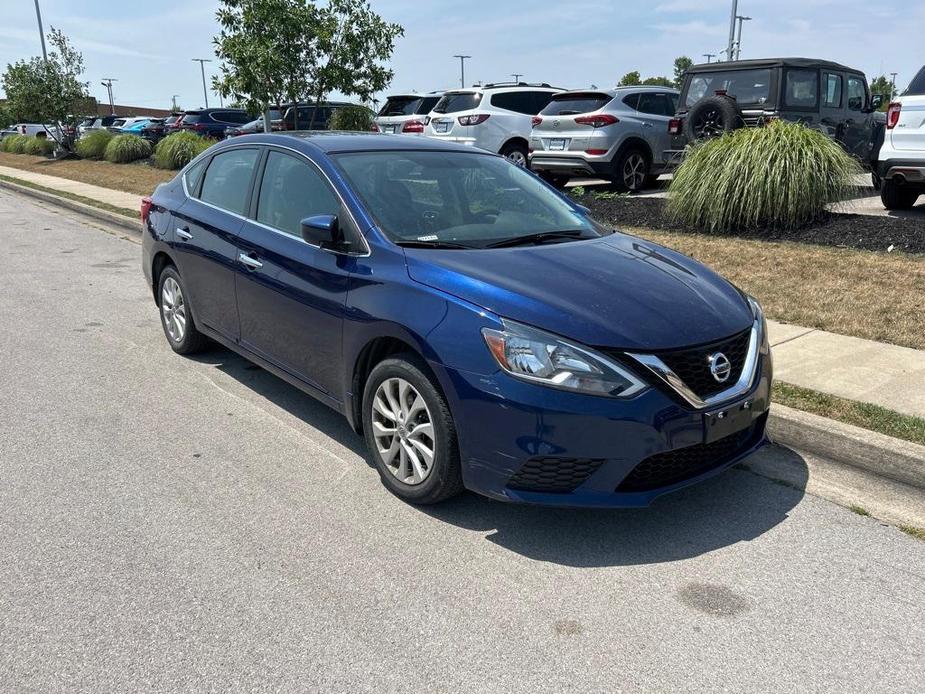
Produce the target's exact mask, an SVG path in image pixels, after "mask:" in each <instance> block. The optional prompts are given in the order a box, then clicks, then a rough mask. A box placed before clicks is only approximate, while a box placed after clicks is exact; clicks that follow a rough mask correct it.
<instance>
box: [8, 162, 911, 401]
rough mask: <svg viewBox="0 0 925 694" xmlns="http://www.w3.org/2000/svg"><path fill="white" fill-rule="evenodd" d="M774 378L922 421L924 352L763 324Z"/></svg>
mask: <svg viewBox="0 0 925 694" xmlns="http://www.w3.org/2000/svg"><path fill="white" fill-rule="evenodd" d="M0 175H4V176H10V177H12V178H18V179H20V180H25V181H30V182H32V183H35V184H37V185H41V186H44V187H45V188H49V189H54V190H60V191H64V192H68V193H73V194H75V195H81V196H83V197H86V198H93V199H96V200H99V201H101V202H105V203H108V204H110V205H115V206H117V207H125V208H128V209H131V210H137V209H139V208H140V206H141V196H140V195H135V194H134V193H124V192H121V191H117V190H111V189H109V188H101V187H100V186H94V185H90V184H87V183H79V182H77V181H71V180H67V179H64V178H58V177H57V176H46V175H45V174H37V173H32V172H30V171H22V170H20V169H14V168H10V167H6V166H0ZM768 331H769V333H770V340H771V347H772V351H773V354H774V376H775V378H777V379H779V380H781V381H785V382H786V383H790V384H793V385H795V386H802V387H804V388H811V389H813V390H817V391H820V392H822V393H828V394H829V395H837V396H840V397H843V398H848V399H850V400H857V401H861V402H870V403H873V404H875V405H880V406H881V407H886V408H888V409H891V410H895V411H896V412H900V413H902V414H908V415H914V416H916V417H922V418H925V351H920V350H916V349H909V348H907V347H897V346H895V345H889V344H885V343H881V342H874V341H872V340H863V339H861V338H857V337H848V336H845V335H836V334H834V333H827V332H824V331H822V330H814V329H812V328H804V327H801V326H798V325H789V324H786V323H778V322H776V321H770V320H769V321H768Z"/></svg>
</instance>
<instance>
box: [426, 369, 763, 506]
mask: <svg viewBox="0 0 925 694" xmlns="http://www.w3.org/2000/svg"><path fill="white" fill-rule="evenodd" d="M759 359H760V362H759V364H758V366H757V370H756V372H755V378H754V381H753V384H752V387H751V388H750V389H749V390H748V391H747V392H745V393H742V394H741V395H739V396H738V397H737V398H736V399H734V400H732V401H730V402H724V403H721V404H717V405H715V406H713V407H711V408H708V409H706V410H697V409H694V408H692V407H690V406H689V405H686V404H684V403H682V402H681V401H679V400H678V399H677V398H675V397H674V396H673V395H671V394H669V392H668V391H667V390H666V389H664V388H662V387H661V386H659V387H652V388H650V389H648V390H647V391H645V392H643V393H641V394H640V395H638V396H637V397H635V398H633V399H631V400H626V401H621V400H613V399H607V398H599V397H593V396H587V395H580V394H575V393H568V392H564V391H557V390H553V389H550V388H545V387H542V386H537V385H533V384H529V383H525V382H523V381H520V380H518V379H515V378H512V377H510V376H508V375H507V374H505V373H503V372H498V373H495V374H493V375H491V376H483V375H477V374H472V373H467V372H463V371H458V370H452V369H445V368H443V367H440V366H438V365H436V364H435V365H433V366H434V368H435V370H436V371H439V375H440V377H441V380H445V381H446V383H445V388H444V392H446V393H447V395H448V398H449V399H450V409H451V410H452V411H453V414H454V418H455V420H456V424H457V431H458V435H459V445H460V454H461V458H462V469H463V480H464V483H465V485H466V487H467V488H468V489H470V490H472V491H475V492H478V493H480V494H484V495H486V496H489V497H491V498H494V499H498V500H501V501H507V502H515V503H528V504H540V505H547V506H567V507H597V508H621V507H624V508H625V507H644V506H647V505H649V504H650V503H651V502H652V501H653V500H654V499H655V498H656V497H658V496H661V495H662V494H665V493H668V492H672V491H675V490H677V489H680V488H682V487H686V486H688V485H690V484H694V483H696V482H699V481H701V480H704V479H707V478H709V477H712V476H713V475H716V474H718V473H720V472H722V471H723V470H725V469H727V468H729V467H731V466H732V465H735V464H736V463H737V462H739V461H740V460H742V459H743V458H745V457H747V456H748V455H750V454H751V453H752V452H754V451H755V450H757V449H758V448H760V447H761V446H763V445H765V444H766V443H767V442H768V440H767V437H766V434H765V425H766V422H767V411H768V407H769V405H770V385H771V378H772V373H771V372H772V368H771V360H770V358H769V356H767V355H761V356H760V357H759ZM719 411H723V412H725V413H727V414H728V416H730V417H734V420H731V421H735V425H734V426H735V427H737V428H736V429H735V430H733V431H730V432H724V435H723V436H722V437H716V436H715V435H714V434H711V433H708V429H709V427H710V426H711V422H713V423H715V421H716V420H715V414H716V413H717V412H719ZM708 437H709V438H710V439H711V441H712V439H717V440H716V441H712V442H711V443H707V440H708Z"/></svg>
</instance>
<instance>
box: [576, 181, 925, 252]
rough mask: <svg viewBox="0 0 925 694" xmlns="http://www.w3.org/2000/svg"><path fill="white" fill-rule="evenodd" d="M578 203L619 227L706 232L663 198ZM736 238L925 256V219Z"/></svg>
mask: <svg viewBox="0 0 925 694" xmlns="http://www.w3.org/2000/svg"><path fill="white" fill-rule="evenodd" d="M575 200H576V201H577V202H578V203H580V204H582V205H584V206H586V207H588V208H590V209H591V212H592V214H593V215H594V216H595V217H597V218H598V219H600V220H602V221H606V222H608V223H611V224H613V225H614V226H617V227H619V226H621V225H622V226H627V227H645V228H649V229H662V230H665V231H681V232H685V231H686V232H694V233H704V232H703V230H702V229H693V228H683V227H681V228H679V226H678V225H677V224H674V223H671V222H669V221H668V220H667V219H666V217H665V214H664V208H665V202H666V201H665V200H664V199H661V198H635V197H631V196H629V197H627V196H618V197H614V198H610V199H606V198H604V199H601V198H596V197H595V196H594V195H593V194H585V195H583V196H581V197H579V198H575ZM717 235H719V234H717ZM727 235H731V234H727ZM734 235H735V236H737V237H739V238H747V239H757V240H760V241H794V242H797V243H811V244H816V245H821V246H836V247H843V248H857V249H861V250H865V251H886V250H888V249H889V248H890V246H893V249H892V250H893V251H904V252H906V253H925V218H923V219H921V220H919V219H908V218H900V217H875V216H871V215H860V214H828V215H827V216H826V217H825V218H824V219H823V220H822V221H820V222H819V223H817V224H814V225H812V226H809V227H804V228H802V229H798V230H790V231H788V230H781V229H760V230H748V231H741V232H737V233H735V234H734Z"/></svg>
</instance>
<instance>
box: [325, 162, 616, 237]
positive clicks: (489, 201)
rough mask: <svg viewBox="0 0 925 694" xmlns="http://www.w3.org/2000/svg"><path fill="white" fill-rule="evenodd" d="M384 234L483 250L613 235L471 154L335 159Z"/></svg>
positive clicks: (520, 174) (522, 178)
mask: <svg viewBox="0 0 925 694" xmlns="http://www.w3.org/2000/svg"><path fill="white" fill-rule="evenodd" d="M334 158H335V160H336V162H337V164H338V166H339V167H340V168H341V170H342V171H343V172H344V175H345V176H346V178H347V179H348V181H349V182H350V184H351V186H352V188H353V189H354V190H355V191H356V193H357V194H358V195H359V197H360V198H361V199H362V200H363V203H364V204H365V206H366V209H367V210H369V212H370V213H371V214H372V215H373V217H374V218H375V219H376V222H377V224H378V226H379V228H380V229H381V230H382V232H383V233H384V234H385V235H386V236H388V237H389V238H390V239H391V240H392V241H395V242H399V243H401V242H414V243H423V244H427V243H430V244H437V243H446V244H458V245H462V246H463V247H467V248H481V247H485V246H489V245H494V244H497V243H498V242H504V241H507V240H510V239H514V238H520V237H524V236H533V235H536V234H555V233H558V232H571V233H574V234H576V235H578V236H580V237H583V238H591V237H596V236H602V235H604V234H607V233H610V232H608V231H605V230H604V229H603V227H600V226H598V225H597V224H596V223H595V222H593V221H591V220H590V219H589V218H588V217H587V216H585V215H584V214H582V213H580V212H578V211H577V210H576V209H575V208H574V207H572V206H571V205H570V204H569V203H568V202H566V201H565V200H564V199H563V198H562V197H561V196H559V195H558V194H557V193H555V192H554V191H552V190H551V189H550V188H549V187H548V186H546V184H544V183H543V182H542V181H540V180H539V179H538V178H536V177H535V176H534V175H533V174H531V173H529V172H527V171H525V170H523V169H522V168H519V167H517V166H514V165H513V164H511V163H510V162H508V161H507V160H505V159H502V158H501V157H495V156H490V155H486V154H476V153H472V154H470V153H468V152H440V151H436V152H433V151H432V152H427V151H408V152H345V153H342V154H338V155H335V156H334Z"/></svg>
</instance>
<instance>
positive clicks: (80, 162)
mask: <svg viewBox="0 0 925 694" xmlns="http://www.w3.org/2000/svg"><path fill="white" fill-rule="evenodd" d="M0 166H9V167H11V168H15V169H22V170H24V171H33V172H35V173H40V174H46V175H47V176H58V177H60V178H67V179H70V180H72V181H80V182H81V183H90V184H92V185H95V186H102V187H103V188H112V189H113V190H123V191H125V192H127V193H136V194H137V195H149V194H150V193H151V192H153V191H154V189H155V188H156V187H157V184H158V183H163V182H164V181H169V180H170V179H171V178H173V177H174V176H175V175H176V172H175V171H162V170H160V169H155V168H154V167H153V166H146V165H144V164H112V163H110V162H108V161H89V160H86V159H63V160H61V161H49V160H48V159H46V158H45V157H32V156H28V155H25V154H8V153H6V152H0Z"/></svg>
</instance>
